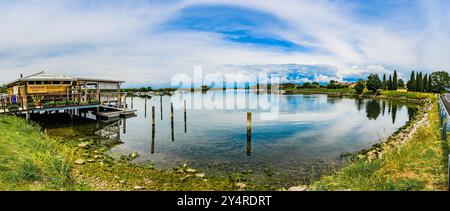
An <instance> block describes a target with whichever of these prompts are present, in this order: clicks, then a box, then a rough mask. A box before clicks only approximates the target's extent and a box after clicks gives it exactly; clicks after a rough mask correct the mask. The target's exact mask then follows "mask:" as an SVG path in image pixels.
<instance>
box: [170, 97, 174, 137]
mask: <svg viewBox="0 0 450 211" xmlns="http://www.w3.org/2000/svg"><path fill="white" fill-rule="evenodd" d="M170 126H171V128H172V141H175V137H174V129H173V103H170Z"/></svg>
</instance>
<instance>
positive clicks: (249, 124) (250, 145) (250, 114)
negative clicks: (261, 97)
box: [247, 112, 252, 156]
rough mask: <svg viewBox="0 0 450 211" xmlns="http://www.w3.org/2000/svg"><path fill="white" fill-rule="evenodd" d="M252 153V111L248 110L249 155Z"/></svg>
mask: <svg viewBox="0 0 450 211" xmlns="http://www.w3.org/2000/svg"><path fill="white" fill-rule="evenodd" d="M251 155H252V112H247V156H251Z"/></svg>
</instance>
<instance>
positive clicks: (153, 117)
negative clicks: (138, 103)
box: [152, 106, 156, 127]
mask: <svg viewBox="0 0 450 211" xmlns="http://www.w3.org/2000/svg"><path fill="white" fill-rule="evenodd" d="M155 124H156V122H155V106H152V125H153V127H155Z"/></svg>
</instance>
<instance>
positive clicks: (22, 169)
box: [0, 115, 83, 190]
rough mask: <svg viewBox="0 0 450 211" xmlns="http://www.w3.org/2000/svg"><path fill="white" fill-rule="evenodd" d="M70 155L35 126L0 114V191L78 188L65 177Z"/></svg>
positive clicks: (68, 170)
mask: <svg viewBox="0 0 450 211" xmlns="http://www.w3.org/2000/svg"><path fill="white" fill-rule="evenodd" d="M71 158H72V156H71V152H70V149H68V148H67V147H65V146H62V145H59V144H56V143H55V142H54V141H49V140H48V139H47V138H45V137H44V136H42V134H41V133H40V131H39V128H38V127H35V126H33V125H31V124H28V123H27V122H26V121H25V120H22V119H20V118H17V117H13V116H5V115H0V190H70V189H80V188H83V187H82V186H79V185H77V184H76V183H75V182H74V181H73V180H72V179H71V178H70V176H69V173H70V171H71V166H70V162H71Z"/></svg>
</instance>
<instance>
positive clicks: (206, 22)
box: [0, 0, 450, 87]
mask: <svg viewBox="0 0 450 211" xmlns="http://www.w3.org/2000/svg"><path fill="white" fill-rule="evenodd" d="M448 11H450V2H449V1H447V0H391V1H389V0H386V1H378V0H265V1H261V0H240V1H235V0H130V1H123V0H3V1H1V2H0V40H1V42H0V83H6V82H8V81H11V80H14V79H15V78H17V77H18V76H19V74H20V73H23V74H24V75H28V74H33V73H36V72H39V71H47V72H51V73H60V74H66V75H73V76H83V77H98V78H106V79H121V80H125V81H127V83H126V86H130V87H133V86H143V85H149V86H154V87H158V86H167V85H168V84H169V83H170V81H171V79H172V78H173V76H174V75H176V74H180V73H185V74H188V75H193V70H194V67H198V66H201V67H202V70H203V73H204V74H208V73H224V74H228V73H234V74H237V73H245V74H248V75H255V74H260V73H278V74H280V75H281V76H282V80H284V81H292V82H298V83H302V82H308V81H318V82H328V81H329V80H338V81H355V80H358V79H359V78H364V77H366V76H367V75H368V74H369V73H378V74H391V73H392V72H393V71H394V70H397V71H398V72H399V75H400V77H401V78H403V79H408V78H409V74H410V71H411V70H416V71H423V72H425V73H428V72H431V71H437V70H444V71H448V70H449V69H450V68H449V67H450V59H449V57H448V55H450V13H448Z"/></svg>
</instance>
